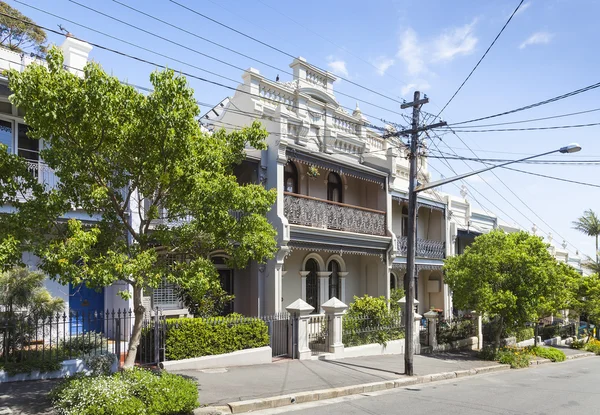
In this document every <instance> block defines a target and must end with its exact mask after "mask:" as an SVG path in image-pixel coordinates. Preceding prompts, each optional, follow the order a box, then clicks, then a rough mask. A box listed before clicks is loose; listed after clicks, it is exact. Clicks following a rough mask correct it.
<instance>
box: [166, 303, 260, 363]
mask: <svg viewBox="0 0 600 415" xmlns="http://www.w3.org/2000/svg"><path fill="white" fill-rule="evenodd" d="M268 345H269V329H268V326H267V323H265V322H264V321H262V320H259V319H256V318H242V317H241V316H239V315H235V314H232V315H230V316H228V317H214V318H210V319H204V318H179V319H169V320H167V331H166V334H165V349H166V350H165V356H166V358H167V359H168V360H179V359H189V358H192V357H200V356H209V355H218V354H223V353H231V352H235V351H237V350H243V349H252V348H255V347H263V346H268Z"/></svg>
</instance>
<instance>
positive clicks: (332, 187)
mask: <svg viewBox="0 0 600 415" xmlns="http://www.w3.org/2000/svg"><path fill="white" fill-rule="evenodd" d="M327 200H331V201H332V202H339V203H342V179H341V178H340V175H339V174H337V173H334V172H331V173H329V176H327Z"/></svg>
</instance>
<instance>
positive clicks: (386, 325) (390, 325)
mask: <svg viewBox="0 0 600 415" xmlns="http://www.w3.org/2000/svg"><path fill="white" fill-rule="evenodd" d="M342 322H343V324H342V326H343V331H342V342H343V343H344V346H346V347H351V346H360V345H363V344H373V343H379V344H384V343H386V342H388V341H390V340H398V339H403V338H404V324H403V323H402V318H401V317H400V316H399V315H388V316H384V317H373V316H349V315H345V316H344V318H343V320H342Z"/></svg>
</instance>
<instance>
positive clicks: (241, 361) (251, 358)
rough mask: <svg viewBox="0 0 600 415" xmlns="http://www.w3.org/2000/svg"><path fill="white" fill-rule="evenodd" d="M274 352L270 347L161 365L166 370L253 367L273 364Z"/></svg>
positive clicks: (168, 362) (166, 362)
mask: <svg viewBox="0 0 600 415" xmlns="http://www.w3.org/2000/svg"><path fill="white" fill-rule="evenodd" d="M272 360H273V358H272V350H271V348H270V347H269V346H265V347H258V348H255V349H247V350H238V351H236V352H231V353H225V354H219V355H215V356H202V357H194V358H191V359H182V360H170V361H164V362H161V363H160V365H159V366H160V368H161V369H165V370H201V369H216V368H224V367H234V366H252V365H261V364H265V363H271V362H272Z"/></svg>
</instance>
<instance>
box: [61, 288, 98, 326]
mask: <svg viewBox="0 0 600 415" xmlns="http://www.w3.org/2000/svg"><path fill="white" fill-rule="evenodd" d="M69 310H70V315H71V324H70V326H71V334H77V333H87V332H89V331H95V332H97V333H102V332H103V330H102V328H103V323H104V319H103V318H102V316H103V315H104V288H102V289H101V290H100V291H96V290H94V289H92V288H88V287H87V286H86V285H85V284H79V285H75V286H73V284H69Z"/></svg>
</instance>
